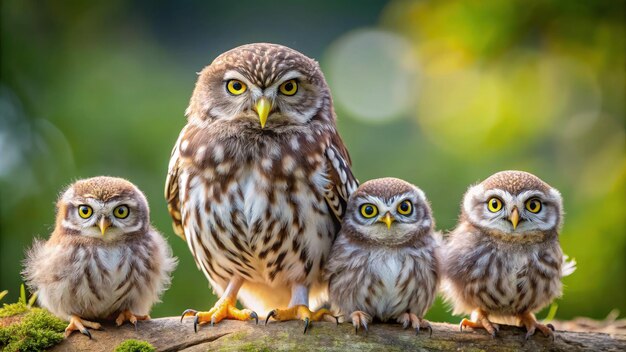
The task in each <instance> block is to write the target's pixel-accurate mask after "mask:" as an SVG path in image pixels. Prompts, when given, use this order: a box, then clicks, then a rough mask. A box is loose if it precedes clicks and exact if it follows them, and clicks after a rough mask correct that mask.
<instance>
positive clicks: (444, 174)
mask: <svg viewBox="0 0 626 352" xmlns="http://www.w3.org/2000/svg"><path fill="white" fill-rule="evenodd" d="M1 6H2V8H1V10H2V13H1V16H2V21H1V27H0V28H1V34H0V43H1V44H0V45H1V49H2V51H1V54H0V55H1V56H0V58H1V63H0V64H1V66H0V73H1V76H0V79H1V81H0V287H17V286H18V285H19V283H20V281H21V280H20V274H19V272H20V270H21V260H22V259H23V257H24V251H25V249H26V248H27V247H28V246H29V245H30V244H31V242H32V239H33V238H34V237H46V236H47V235H48V234H49V233H50V231H51V230H52V228H53V225H54V210H53V209H54V202H55V200H56V197H57V195H58V193H59V192H60V191H61V190H62V189H63V188H64V187H65V186H66V185H68V184H70V183H71V182H73V181H74V180H76V179H79V178H84V177H90V176H95V175H115V176H120V177H125V178H127V179H129V180H131V181H132V182H134V183H135V184H137V186H138V187H139V188H141V189H142V190H143V191H144V192H145V193H146V195H147V197H148V199H149V201H150V204H151V210H152V222H153V223H154V225H155V226H156V227H157V228H159V229H160V230H161V231H162V232H163V233H164V234H165V235H166V236H167V237H169V242H170V243H171V245H172V247H173V249H174V252H175V254H176V255H177V256H178V257H179V259H180V265H179V267H178V269H177V271H176V272H175V275H174V280H173V283H172V287H171V289H170V290H169V291H168V292H167V293H166V294H165V295H164V297H163V303H161V304H159V305H157V306H156V307H155V309H154V311H153V313H152V315H153V316H164V315H176V314H179V313H180V312H181V311H182V310H184V309H186V308H190V307H193V308H200V309H207V308H209V307H210V306H211V305H212V303H213V302H214V300H215V297H214V296H213V295H212V293H211V290H210V289H209V288H208V283H207V281H206V279H205V278H204V277H203V275H202V274H201V273H200V272H199V271H198V270H197V269H196V267H195V264H194V262H193V259H192V258H191V255H190V253H189V251H188V249H187V247H186V244H185V243H184V242H183V241H182V240H180V239H179V238H178V237H176V236H175V235H174V234H173V232H172V230H171V226H170V220H169V216H168V214H167V210H166V205H165V201H164V198H163V195H162V193H163V191H162V190H163V183H164V180H165V174H166V170H167V164H168V160H169V153H170V150H171V147H172V146H173V144H174V141H175V140H176V138H177V135H178V132H179V131H180V129H181V128H182V126H183V125H184V123H185V120H184V117H183V111H184V109H185V108H186V103H187V102H188V99H189V96H190V95H191V91H192V89H193V85H194V82H195V78H196V75H195V72H198V71H200V70H201V69H202V67H203V66H204V65H207V64H209V63H210V62H211V60H212V59H213V58H214V57H215V56H217V55H218V54H220V53H221V52H223V51H225V50H228V49H230V48H232V47H235V46H237V45H241V44H244V43H249V42H257V41H267V42H276V43H280V44H284V45H287V46H290V47H293V48H295V49H297V50H300V51H302V52H304V53H305V54H307V55H309V56H311V57H314V58H316V59H317V60H319V61H320V63H321V65H322V69H323V70H324V71H325V72H326V76H327V79H328V81H329V84H330V86H331V89H332V91H333V95H334V96H335V104H336V107H337V113H338V116H339V122H338V123H339V129H340V132H341V134H342V137H343V138H344V141H345V142H346V144H347V146H348V149H349V150H350V153H351V155H352V159H353V165H354V167H353V168H354V172H355V174H356V175H357V177H358V178H359V179H360V180H362V181H363V180H367V179H371V178H376V177H383V176H395V177H399V178H404V179H406V180H408V181H410V182H413V183H415V184H416V185H418V186H420V187H421V188H422V189H423V190H424V191H425V192H426V194H427V195H428V197H429V199H430V201H431V203H432V206H433V210H434V214H435V218H436V219H437V225H438V228H439V229H441V230H444V231H445V230H449V229H451V228H453V227H454V225H455V222H456V217H457V215H458V211H459V202H460V200H461V197H462V195H463V193H464V191H465V190H466V189H467V187H468V185H470V184H472V183H475V182H478V181H480V180H482V179H484V178H486V177H487V176H489V175H490V174H492V173H494V172H496V171H499V170H504V169H522V170H526V171H529V172H532V173H534V174H536V175H538V176H540V177H541V178H543V179H544V180H545V181H547V182H548V183H550V184H551V185H553V186H554V187H556V188H558V189H559V190H560V191H561V192H562V194H563V197H564V199H565V210H566V213H567V214H566V219H565V226H564V228H563V231H562V236H561V243H562V245H563V248H564V250H565V252H566V253H568V254H569V255H570V256H571V257H574V258H576V260H577V261H578V270H577V271H576V272H575V273H574V274H573V275H572V276H570V277H567V278H565V295H564V298H563V299H562V300H561V301H560V302H559V309H558V312H557V314H556V315H557V316H556V318H558V319H565V318H571V317H574V316H577V315H585V316H591V317H596V318H602V317H604V316H605V315H606V314H607V313H608V312H609V311H610V310H611V309H613V308H618V309H621V311H622V312H624V311H626V275H625V273H626V256H625V254H626V231H625V225H626V224H625V220H624V219H625V217H624V209H625V205H626V197H625V195H626V158H625V153H626V148H625V147H626V131H625V124H624V113H625V107H624V86H625V72H624V62H626V61H625V51H626V49H625V40H626V36H625V28H624V26H625V24H624V15H623V14H624V13H625V8H624V2H622V1H593V2H592V1H588V2H580V1H575V2H574V1H566V0H560V1H533V2H526V1H522V0H515V1H503V0H498V1H489V2H479V1H390V2H387V1H382V0H380V1H362V2H359V4H358V6H357V5H355V4H352V3H350V2H347V1H345V2H330V1H328V2H305V1H281V2H278V1H276V2H263V3H261V2H256V1H251V0H246V1H238V2H237V3H236V4H235V3H229V2H225V1H224V2H221V1H220V2H201V1H196V2H193V1H184V2H168V3H165V2H148V1H136V2H123V1H120V0H114V1H108V2H97V3H96V2H80V1H66V2H52V1H49V2H41V1H34V0H7V1H3V2H2V5H1ZM303 14H306V15H303ZM381 38H382V39H381ZM390 38H391V40H390ZM389 43H391V44H389ZM370 44H371V45H370ZM368 51H369V52H368ZM372 58H374V59H372ZM368 60H369V61H368ZM373 60H375V63H374V64H372V61H373ZM346 63H347V65H348V66H350V67H353V68H356V69H355V70H349V69H346V68H345V65H346ZM407 77H408V78H409V79H408V80H407ZM398 82H399V83H398ZM364 89H365V90H371V91H374V92H376V91H379V92H385V91H386V90H388V89H391V90H392V91H393V94H382V93H381V94H374V96H371V95H364V94H366V93H367V91H366V92H363V90H364ZM362 92H363V93H362ZM377 98H379V99H377ZM400 98H402V99H400ZM367 104H370V105H367ZM395 104H398V105H397V109H396V108H395V107H396V106H395ZM361 105H362V107H365V108H366V109H365V110H359V109H358V107H359V106H361ZM377 105H378V107H381V106H383V107H391V108H389V109H376V107H377ZM362 111H366V112H367V111H373V112H375V113H373V114H372V116H366V115H367V114H366V113H363V112H362ZM377 114H380V116H378V115H377ZM383 114H387V115H388V116H383ZM377 117H379V118H377ZM12 294H15V293H13V292H12V293H10V294H9V296H11V295H12ZM15 299H16V297H12V298H11V297H10V299H9V300H15ZM545 314H547V311H546V312H544V313H542V314H540V317H543V316H545ZM428 317H429V318H430V319H433V320H440V321H441V320H449V321H454V322H456V321H458V319H457V318H452V317H451V316H450V315H449V313H448V312H447V310H446V308H445V306H444V305H443V304H442V303H441V302H440V301H438V302H437V304H436V306H435V307H434V308H433V309H432V311H431V312H430V313H429V315H428Z"/></svg>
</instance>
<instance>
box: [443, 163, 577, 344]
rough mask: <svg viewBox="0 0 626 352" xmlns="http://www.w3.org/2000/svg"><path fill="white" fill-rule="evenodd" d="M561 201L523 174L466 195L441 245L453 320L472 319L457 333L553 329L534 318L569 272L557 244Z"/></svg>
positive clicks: (502, 176)
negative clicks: (509, 327)
mask: <svg viewBox="0 0 626 352" xmlns="http://www.w3.org/2000/svg"><path fill="white" fill-rule="evenodd" d="M562 219H563V200H562V198H561V195H560V193H559V191H557V190H556V189H554V188H552V187H551V186H549V185H548V184H546V183H545V182H543V181H542V180H541V179H539V178H538V177H536V176H534V175H532V174H530V173H527V172H523V171H503V172H498V173H496V174H494V175H492V176H491V177H489V178H487V179H486V180H484V181H483V182H481V183H480V184H478V185H475V186H472V187H470V188H469V190H468V191H467V193H466V194H465V196H464V198H463V202H462V211H461V216H460V219H459V223H458V225H457V227H456V229H454V231H452V233H451V234H450V236H449V239H448V241H447V244H446V259H445V269H444V271H445V276H446V284H445V286H446V288H445V295H446V297H447V299H448V301H449V302H451V303H452V305H453V306H454V313H455V314H459V313H466V314H470V313H471V315H472V316H471V318H472V320H468V319H463V320H462V321H461V325H460V327H461V329H463V327H468V326H469V327H472V328H484V329H486V330H487V331H488V332H489V333H490V334H491V335H492V336H494V337H495V336H496V332H497V330H498V329H499V326H498V324H497V323H496V322H500V323H513V324H516V325H522V326H524V327H525V328H526V330H527V333H526V339H528V338H530V336H532V335H533V334H534V333H535V331H536V329H539V330H540V331H541V332H542V333H543V334H544V335H545V336H551V337H552V338H554V334H553V329H554V328H553V327H552V326H551V325H550V324H548V325H543V324H540V323H538V322H537V320H536V319H535V316H534V313H535V312H537V311H538V310H540V309H541V308H543V307H545V306H546V305H548V304H549V303H550V302H551V301H552V300H554V299H555V298H557V297H560V296H561V292H562V285H561V278H562V277H563V276H565V275H568V274H570V273H571V272H573V271H574V269H575V263H574V262H567V261H566V260H565V258H566V257H565V256H564V255H563V252H562V251H561V246H560V244H559V230H560V228H561V223H562Z"/></svg>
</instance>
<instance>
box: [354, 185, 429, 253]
mask: <svg viewBox="0 0 626 352" xmlns="http://www.w3.org/2000/svg"><path fill="white" fill-rule="evenodd" d="M354 202H355V204H356V207H354V208H353V211H352V212H351V218H352V221H351V222H350V223H351V225H352V226H353V228H354V230H356V231H357V232H358V233H359V234H361V236H363V237H365V238H367V239H369V240H372V241H375V242H378V243H384V244H390V245H397V244H402V243H406V242H407V241H409V240H410V239H412V238H414V237H415V236H416V235H419V234H422V233H427V232H429V231H430V230H431V229H432V227H433V225H434V224H433V221H432V216H431V213H430V208H429V207H428V203H427V202H426V197H425V195H424V193H423V192H422V191H421V190H419V189H416V190H415V191H413V192H407V193H402V194H398V195H396V196H393V197H392V198H389V199H386V198H381V197H377V196H374V195H364V196H359V197H358V198H357V199H354ZM367 206H373V207H375V209H376V215H375V216H373V217H367V216H366V215H364V214H363V209H362V208H363V207H367ZM407 209H409V210H408V211H407ZM387 216H389V217H390V219H392V222H391V224H390V226H389V227H387V224H386V223H385V218H386V217H387Z"/></svg>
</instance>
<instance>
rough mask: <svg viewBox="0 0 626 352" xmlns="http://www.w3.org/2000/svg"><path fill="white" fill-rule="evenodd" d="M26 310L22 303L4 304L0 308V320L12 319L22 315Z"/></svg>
mask: <svg viewBox="0 0 626 352" xmlns="http://www.w3.org/2000/svg"><path fill="white" fill-rule="evenodd" d="M27 310H28V307H27V306H26V304H24V303H22V302H17V303H12V304H6V303H5V304H4V306H3V307H2V308H0V318H5V317H12V316H14V315H18V314H22V313H24V312H26V311H27Z"/></svg>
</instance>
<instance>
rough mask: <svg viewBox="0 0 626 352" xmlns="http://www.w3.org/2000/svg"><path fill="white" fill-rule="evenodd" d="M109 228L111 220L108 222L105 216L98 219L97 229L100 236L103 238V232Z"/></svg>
mask: <svg viewBox="0 0 626 352" xmlns="http://www.w3.org/2000/svg"><path fill="white" fill-rule="evenodd" d="M110 226H111V220H109V218H107V217H106V216H103V217H101V218H100V221H98V227H99V228H100V231H102V236H104V232H105V231H106V230H107V229H108V228H109V227H110Z"/></svg>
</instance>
